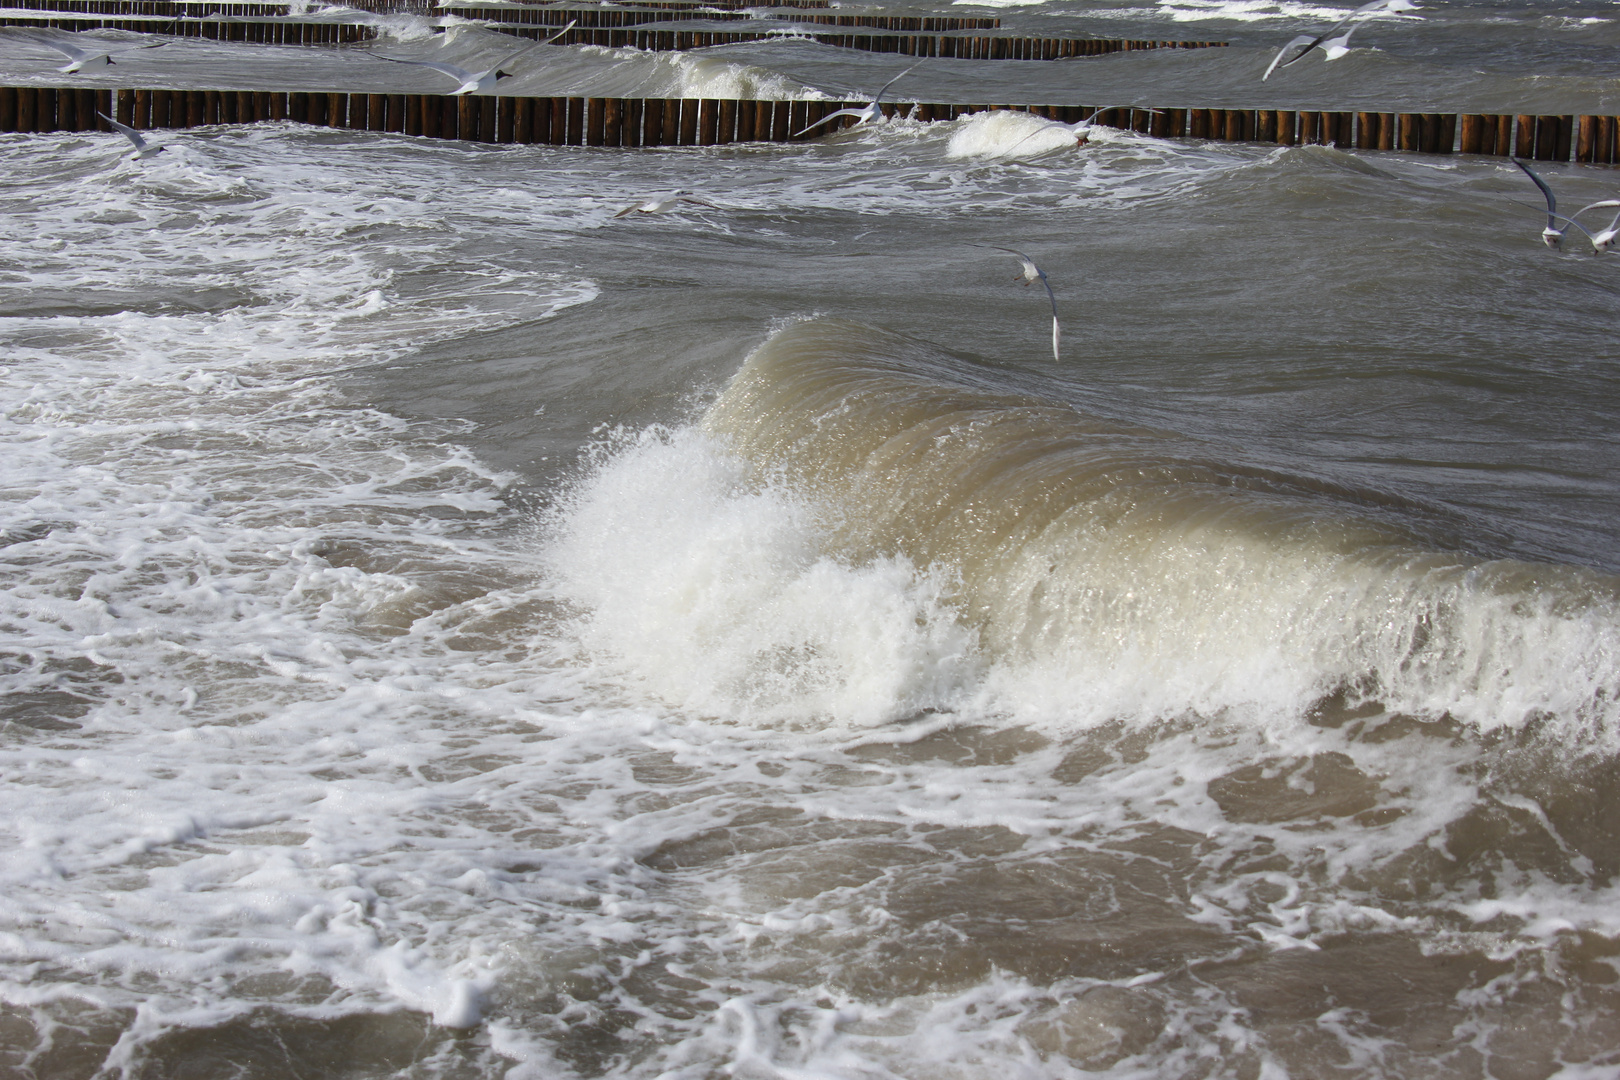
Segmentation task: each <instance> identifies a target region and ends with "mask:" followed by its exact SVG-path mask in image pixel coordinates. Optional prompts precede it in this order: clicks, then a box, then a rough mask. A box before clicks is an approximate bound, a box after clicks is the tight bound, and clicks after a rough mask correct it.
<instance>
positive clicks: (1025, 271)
mask: <svg viewBox="0 0 1620 1080" xmlns="http://www.w3.org/2000/svg"><path fill="white" fill-rule="evenodd" d="M991 246H992V247H995V249H996V250H997V251H1005V252H1006V253H1007V254H1009V255H1011V256H1012V257H1013V258H1015V259H1017V260H1018V261H1019V262H1020V263H1022V264H1023V268H1022V272H1021V273H1019V274H1018V275H1017V276H1016V277H1014V278H1013V280H1014V281H1017V280H1018V278H1020V277H1021V278H1023V279H1024V286H1025V287H1026V288H1027V287H1029V285H1030V284H1031V283H1032V282H1034V281H1036V280H1039V281H1040V283H1041V284H1042V285H1044V286H1046V298H1047V299H1048V300H1050V301H1051V302H1052V359H1054V360H1057V359H1060V357H1059V356H1058V339H1059V335H1060V333H1061V331H1060V330H1059V327H1058V311H1057V297H1056V296H1054V295H1052V282H1051V280H1050V279H1049V278H1048V277H1047V276H1046V271H1045V270H1042V269H1041V268H1040V267H1038V266H1036V265H1035V260H1034V259H1032V258H1030V257H1029V256H1028V255H1025V254H1024V253H1023V252H1022V251H1019V250H1017V249H1016V248H1010V247H999V246H997V245H994V244H992V245H991Z"/></svg>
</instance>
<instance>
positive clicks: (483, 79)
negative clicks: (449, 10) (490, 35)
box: [371, 19, 579, 97]
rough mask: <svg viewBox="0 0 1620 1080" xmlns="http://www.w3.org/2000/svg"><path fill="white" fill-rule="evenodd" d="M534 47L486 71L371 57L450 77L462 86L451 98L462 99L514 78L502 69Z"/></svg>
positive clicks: (563, 31)
mask: <svg viewBox="0 0 1620 1080" xmlns="http://www.w3.org/2000/svg"><path fill="white" fill-rule="evenodd" d="M578 21H579V20H577V19H576V20H574V22H578ZM573 28H574V23H573V22H571V23H569V24H568V25H567V26H565V27H563V28H562V29H561V30H559V31H557V32H556V33H555V34H553V35H551V36H550V37H549V38H547V39H546V40H545V41H543V42H541V43H540V44H542V45H550V44H551V43H552V42H553V41H556V40H557V39H558V38H560V37H562V36H563V35H564V34H566V33H568V31H570V30H572V29H573ZM534 47H535V46H533V45H525V46H524V47H523V48H521V49H519V50H518V51H517V52H515V53H513V54H512V55H510V56H508V57H507V58H506V59H504V60H502V61H501V62H500V63H498V64H496V65H495V66H494V67H491V68H487V69H486V70H484V71H468V70H467V69H466V68H460V67H457V66H456V65H454V64H441V63H440V62H439V61H437V60H401V59H399V58H398V57H395V56H383V55H382V54H381V53H372V54H371V55H372V56H375V57H376V58H377V59H378V60H387V61H388V62H389V63H391V64H415V65H416V66H417V67H425V68H432V69H433V70H434V71H437V72H438V73H439V74H441V75H448V76H450V78H452V79H454V80H456V81H457V82H459V83H460V84H461V85H460V86H458V87H457V88H456V89H454V90H452V91H450V96H451V97H461V96H462V95H465V94H480V93H487V92H489V91H491V90H493V89H495V84H496V83H498V82H500V81H501V80H502V79H510V78H511V77H512V73H511V72H510V71H503V70H502V69H503V68H504V67H506V65H507V64H510V63H511V62H512V61H513V60H516V59H517V58H518V57H520V56H522V55H523V54H524V53H526V52H528V51H529V50H530V49H532V48H534Z"/></svg>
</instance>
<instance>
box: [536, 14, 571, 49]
mask: <svg viewBox="0 0 1620 1080" xmlns="http://www.w3.org/2000/svg"><path fill="white" fill-rule="evenodd" d="M578 24H579V20H578V19H574V20H571V21H570V22H569V24H568V25H567V26H565V27H563V28H562V29H561V30H559V31H557V32H556V33H555V34H552V35H551V36H550V37H548V38H546V40H544V41H542V42H541V43H540V44H542V45H550V44H551V43H552V42H553V41H556V40H557V39H558V38H560V37H562V36H563V35H564V34H566V33H568V31H570V30H572V29H573V28H574V27H575V26H577V25H578Z"/></svg>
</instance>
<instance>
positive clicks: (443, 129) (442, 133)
mask: <svg viewBox="0 0 1620 1080" xmlns="http://www.w3.org/2000/svg"><path fill="white" fill-rule="evenodd" d="M469 96H470V95H469ZM462 101H463V98H460V97H455V96H453V95H450V94H446V95H444V96H443V97H441V98H439V138H441V139H465V138H468V134H467V132H465V131H462V130H461V102H462Z"/></svg>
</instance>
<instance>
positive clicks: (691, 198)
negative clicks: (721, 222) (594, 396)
mask: <svg viewBox="0 0 1620 1080" xmlns="http://www.w3.org/2000/svg"><path fill="white" fill-rule="evenodd" d="M676 198H677V199H679V200H680V201H681V202H689V203H697V204H698V205H699V206H707V207H708V208H709V209H710V210H719V209H721V208H720V207H718V206H716V205H715V204H714V203H712V202H707V201H705V200H703V199H699V198H696V197H695V196H692V195H677V196H676Z"/></svg>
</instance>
